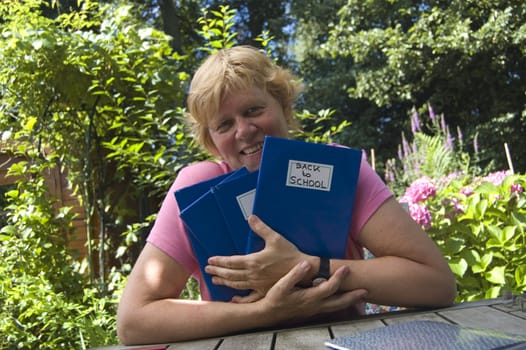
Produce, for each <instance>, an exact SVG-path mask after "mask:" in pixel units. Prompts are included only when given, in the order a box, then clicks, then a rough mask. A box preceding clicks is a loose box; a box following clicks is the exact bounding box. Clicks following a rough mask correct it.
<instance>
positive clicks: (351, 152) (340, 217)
mask: <svg viewBox="0 0 526 350" xmlns="http://www.w3.org/2000/svg"><path fill="white" fill-rule="evenodd" d="M361 159H362V152H361V151H359V150H355V149H351V148H347V147H338V146H330V145H324V144H316V143H311V142H304V141H298V140H290V139H283V138H277V137H272V136H266V137H265V142H264V145H263V154H262V159H261V165H260V168H259V177H258V183H257V190H256V197H255V200H254V208H253V213H254V214H256V215H257V216H259V217H260V218H261V219H262V220H263V221H264V222H265V223H266V224H267V225H269V226H270V227H271V228H273V229H274V230H275V231H277V232H278V233H280V234H281V235H283V236H284V237H285V238H287V239H288V240H289V241H291V242H292V243H293V244H295V245H296V246H297V247H298V248H299V249H300V250H301V251H303V252H304V253H306V254H310V255H316V256H324V257H328V258H343V257H344V256H345V248H346V244H347V240H348V236H349V229H350V224H351V218H352V211H353V207H354V197H355V192H356V184H357V182H358V174H359V171H360V164H361ZM263 247H264V241H263V240H262V239H261V238H260V237H259V236H257V235H256V234H254V233H253V232H250V234H249V237H248V242H247V249H246V251H247V253H251V252H256V251H259V250H261V249H262V248H263Z"/></svg>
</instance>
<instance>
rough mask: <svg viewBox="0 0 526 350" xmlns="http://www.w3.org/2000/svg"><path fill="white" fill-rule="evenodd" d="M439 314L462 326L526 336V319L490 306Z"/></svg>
mask: <svg viewBox="0 0 526 350" xmlns="http://www.w3.org/2000/svg"><path fill="white" fill-rule="evenodd" d="M439 314H440V315H441V316H443V317H445V318H446V319H448V320H451V321H453V322H455V323H457V324H459V325H461V326H468V327H474V328H488V329H493V330H496V331H501V332H507V333H514V334H519V335H524V334H526V320H525V319H522V318H520V317H517V316H514V315H512V314H509V313H507V312H503V311H500V310H498V309H496V308H494V307H490V306H481V307H473V308H465V309H457V310H455V309H453V310H443V311H440V312H439Z"/></svg>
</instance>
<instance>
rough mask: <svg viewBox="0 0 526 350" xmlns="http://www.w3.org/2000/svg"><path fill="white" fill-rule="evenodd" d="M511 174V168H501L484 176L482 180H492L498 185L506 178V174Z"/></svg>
mask: <svg viewBox="0 0 526 350" xmlns="http://www.w3.org/2000/svg"><path fill="white" fill-rule="evenodd" d="M508 175H511V171H510V170H501V171H497V172H494V173H491V174H489V175H487V176H486V177H483V178H482V182H491V183H492V184H494V185H495V186H498V185H500V184H501V183H502V181H503V180H504V179H505V178H506V176H508Z"/></svg>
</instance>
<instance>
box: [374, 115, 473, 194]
mask: <svg viewBox="0 0 526 350" xmlns="http://www.w3.org/2000/svg"><path fill="white" fill-rule="evenodd" d="M428 110H429V117H428V118H422V117H420V116H419V113H418V112H417V111H416V109H414V110H413V112H412V113H411V134H410V135H411V138H410V139H408V138H407V137H406V136H405V133H404V132H402V143H401V144H400V145H398V152H397V155H398V157H397V158H390V159H388V160H387V161H386V169H385V180H386V181H387V183H388V184H389V186H390V187H391V189H392V190H393V191H394V192H395V193H396V194H397V195H402V194H403V193H404V191H405V189H406V188H407V187H409V186H410V185H411V184H412V183H413V182H414V181H415V180H418V179H419V178H421V177H424V176H425V177H429V178H430V179H433V180H437V181H439V180H440V179H443V178H445V177H446V176H448V175H449V174H451V173H453V172H460V173H463V174H471V175H478V174H480V172H481V170H480V169H478V167H477V166H476V164H475V163H476V158H477V152H476V150H475V152H474V153H475V156H474V157H473V159H472V157H470V155H469V153H468V152H467V151H466V145H465V144H464V142H463V139H462V133H461V131H460V129H457V133H456V135H455V136H456V137H454V135H453V134H452V133H451V131H450V129H449V126H448V125H447V124H446V122H445V119H444V116H443V115H441V116H437V115H435V114H434V112H433V109H432V108H431V107H429V109H428Z"/></svg>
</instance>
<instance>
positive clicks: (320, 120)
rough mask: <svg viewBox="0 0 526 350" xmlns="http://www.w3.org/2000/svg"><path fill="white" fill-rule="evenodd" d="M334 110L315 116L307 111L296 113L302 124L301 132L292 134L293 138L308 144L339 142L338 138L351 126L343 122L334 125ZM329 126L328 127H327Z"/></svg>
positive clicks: (321, 112)
mask: <svg viewBox="0 0 526 350" xmlns="http://www.w3.org/2000/svg"><path fill="white" fill-rule="evenodd" d="M333 114H334V111H333V110H329V109H324V110H320V111H318V113H316V114H313V113H311V112H309V111H307V110H303V111H301V113H296V118H297V119H298V120H299V122H300V124H301V130H299V131H294V130H293V132H292V136H293V137H294V138H297V139H301V140H304V141H307V142H315V143H331V142H337V138H338V136H339V135H340V134H341V133H342V132H343V131H344V130H345V129H346V128H347V127H348V126H349V125H350V123H349V122H348V121H343V122H341V123H339V124H337V125H334V122H333V120H332V118H331V117H332V115H333ZM327 125H328V126H327Z"/></svg>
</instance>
